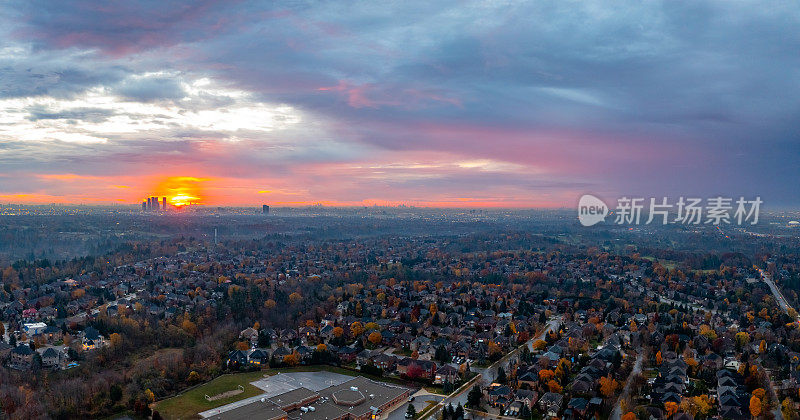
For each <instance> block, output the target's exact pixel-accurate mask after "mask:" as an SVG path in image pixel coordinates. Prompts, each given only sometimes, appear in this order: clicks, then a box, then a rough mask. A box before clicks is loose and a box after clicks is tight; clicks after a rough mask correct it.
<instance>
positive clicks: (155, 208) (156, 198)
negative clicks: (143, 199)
mask: <svg viewBox="0 0 800 420" xmlns="http://www.w3.org/2000/svg"><path fill="white" fill-rule="evenodd" d="M150 198H151V199H152V200H153V210H154V211H158V197H150Z"/></svg>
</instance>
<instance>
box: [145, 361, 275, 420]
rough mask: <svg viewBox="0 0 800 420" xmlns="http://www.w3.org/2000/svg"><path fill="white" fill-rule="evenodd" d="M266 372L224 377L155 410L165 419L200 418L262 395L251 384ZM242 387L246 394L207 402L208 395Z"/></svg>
mask: <svg viewBox="0 0 800 420" xmlns="http://www.w3.org/2000/svg"><path fill="white" fill-rule="evenodd" d="M264 373H265V372H247V373H232V374H228V375H222V376H220V377H218V378H216V379H214V380H212V381H210V382H207V383H205V384H203V385H200V386H198V387H197V388H193V389H191V390H189V391H186V392H184V393H183V394H180V395H177V396H175V397H172V398H169V399H166V400H163V401H159V402H157V403H156V404H155V408H154V409H155V410H158V412H159V413H160V414H161V416H162V417H164V418H165V419H170V420H172V419H175V420H177V419H192V418H198V416H197V413H199V412H201V411H205V410H210V409H212V408H215V407H220V406H223V405H225V404H230V403H232V402H234V401H239V400H241V399H245V398H248V397H252V396H255V395H258V394H261V393H262V392H263V391H261V390H260V389H258V388H256V387H255V386H253V385H250V382H253V381H255V380H256V379H258V378H261V377H262V376H263V375H264ZM239 385H241V386H242V387H244V392H242V393H241V394H237V395H234V396H232V397H229V398H223V399H220V400H216V401H206V397H205V396H206V395H209V396H214V395H217V394H220V393H223V392H225V391H231V390H234V389H237V388H238V386H239Z"/></svg>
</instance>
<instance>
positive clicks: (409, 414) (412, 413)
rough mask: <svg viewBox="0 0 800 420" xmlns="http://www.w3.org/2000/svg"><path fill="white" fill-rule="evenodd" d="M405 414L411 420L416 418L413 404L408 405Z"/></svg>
mask: <svg viewBox="0 0 800 420" xmlns="http://www.w3.org/2000/svg"><path fill="white" fill-rule="evenodd" d="M406 414H407V416H406V417H408V418H410V419H413V418H414V417H416V416H417V409H416V408H414V404H409V405H408V409H407V410H406Z"/></svg>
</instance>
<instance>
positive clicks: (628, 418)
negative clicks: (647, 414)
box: [622, 411, 636, 420]
mask: <svg viewBox="0 0 800 420" xmlns="http://www.w3.org/2000/svg"><path fill="white" fill-rule="evenodd" d="M622 420H636V414H633V412H632V411H628V412H627V413H625V414H624V415H623V416H622Z"/></svg>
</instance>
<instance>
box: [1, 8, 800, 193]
mask: <svg viewBox="0 0 800 420" xmlns="http://www.w3.org/2000/svg"><path fill="white" fill-rule="evenodd" d="M0 22H2V25H0V203H3V202H6V203H75V204H78V203H82V204H107V203H120V204H136V203H139V202H141V200H142V199H143V198H144V197H146V196H148V195H153V194H158V195H170V196H172V195H175V194H187V193H188V194H190V195H194V196H197V197H198V198H199V200H198V201H199V202H202V203H205V204H213V205H260V204H261V203H268V204H272V205H277V206H281V205H283V206H294V205H308V204H325V205H398V204H406V205H416V206H445V207H572V206H574V205H575V204H576V203H577V201H578V198H579V197H580V196H581V195H582V194H585V193H591V194H594V195H598V196H600V197H606V198H611V197H620V196H628V197H633V196H636V197H663V196H670V197H679V196H687V197H689V196H693V197H713V196H720V195H721V196H729V197H740V196H744V197H755V196H760V197H761V198H762V199H763V201H764V206H765V207H769V206H778V207H798V206H800V186H799V185H800V163H798V157H800V130H799V128H800V120H798V116H800V54H799V53H798V52H800V36H798V29H799V28H800V4H798V3H797V2H795V1H763V2H754V1H737V2H730V1H685V2H684V1H646V0H645V1H639V0H637V1H620V2H611V1H604V2H598V1H591V0H584V1H564V0H554V1H524V2H520V1H488V0H486V1H453V2H450V1H435V2H432V1H410V0H403V1H396V2H393V1H364V2H359V1H335V2H334V1H307V2H305V1H269V2H264V1H253V2H250V1H230V0H227V1H213V0H205V1H203V0H200V1H191V2H181V1H171V0H158V1H139V2H96V1H80V0H79V1H74V2H63V1H40V0H21V1H15V0H12V1H10V2H2V3H0Z"/></svg>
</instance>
